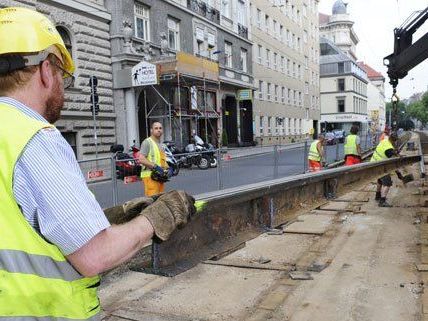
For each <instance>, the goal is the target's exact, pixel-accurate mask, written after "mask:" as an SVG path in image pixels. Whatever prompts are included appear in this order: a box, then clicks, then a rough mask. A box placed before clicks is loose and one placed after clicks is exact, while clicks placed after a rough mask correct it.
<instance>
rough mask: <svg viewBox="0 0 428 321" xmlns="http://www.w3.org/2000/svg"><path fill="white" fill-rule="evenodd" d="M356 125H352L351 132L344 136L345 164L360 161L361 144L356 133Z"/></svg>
mask: <svg viewBox="0 0 428 321" xmlns="http://www.w3.org/2000/svg"><path fill="white" fill-rule="evenodd" d="M358 130H359V128H358V126H357V125H352V127H351V131H350V132H351V133H350V134H349V135H348V136H346V138H345V147H344V149H345V165H346V166H350V165H355V164H359V163H361V146H360V137H359V136H358V135H357V134H358Z"/></svg>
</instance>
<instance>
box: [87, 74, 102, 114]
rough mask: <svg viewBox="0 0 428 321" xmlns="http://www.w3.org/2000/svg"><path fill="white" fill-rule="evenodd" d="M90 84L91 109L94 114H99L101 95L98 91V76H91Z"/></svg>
mask: <svg viewBox="0 0 428 321" xmlns="http://www.w3.org/2000/svg"><path fill="white" fill-rule="evenodd" d="M89 86H90V87H91V111H92V114H94V115H98V113H99V111H100V105H99V96H98V93H97V86H98V78H97V77H96V76H91V77H90V78H89Z"/></svg>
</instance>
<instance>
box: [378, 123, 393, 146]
mask: <svg viewBox="0 0 428 321" xmlns="http://www.w3.org/2000/svg"><path fill="white" fill-rule="evenodd" d="M390 134H391V129H390V128H389V126H388V125H385V129H384V131H383V133H382V134H381V135H380V137H379V142H381V141H382V140H384V139H388V137H389V135H390Z"/></svg>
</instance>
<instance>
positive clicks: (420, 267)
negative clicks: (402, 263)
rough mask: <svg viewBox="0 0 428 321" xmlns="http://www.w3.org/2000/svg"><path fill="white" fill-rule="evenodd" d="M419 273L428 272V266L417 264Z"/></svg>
mask: <svg viewBox="0 0 428 321" xmlns="http://www.w3.org/2000/svg"><path fill="white" fill-rule="evenodd" d="M416 268H417V269H418V271H419V272H428V264H416Z"/></svg>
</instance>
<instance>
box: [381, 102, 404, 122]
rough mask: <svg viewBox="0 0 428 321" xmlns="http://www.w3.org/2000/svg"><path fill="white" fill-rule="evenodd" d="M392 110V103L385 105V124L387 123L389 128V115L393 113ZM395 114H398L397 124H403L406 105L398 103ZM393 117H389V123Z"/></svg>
mask: <svg viewBox="0 0 428 321" xmlns="http://www.w3.org/2000/svg"><path fill="white" fill-rule="evenodd" d="M393 112H394V111H393V108H392V103H391V102H389V103H386V122H387V123H388V125H389V126H391V124H390V123H389V119H390V117H389V113H393ZM397 112H398V117H397V124H398V123H400V122H403V121H405V120H406V112H407V110H406V104H404V103H403V102H402V101H399V102H398V108H397ZM393 118H394V117H393V116H391V121H392V119H393Z"/></svg>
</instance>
